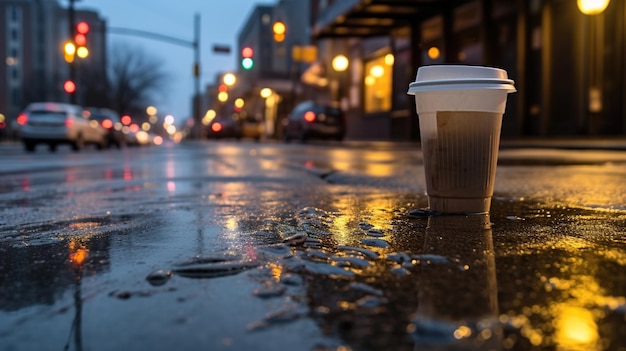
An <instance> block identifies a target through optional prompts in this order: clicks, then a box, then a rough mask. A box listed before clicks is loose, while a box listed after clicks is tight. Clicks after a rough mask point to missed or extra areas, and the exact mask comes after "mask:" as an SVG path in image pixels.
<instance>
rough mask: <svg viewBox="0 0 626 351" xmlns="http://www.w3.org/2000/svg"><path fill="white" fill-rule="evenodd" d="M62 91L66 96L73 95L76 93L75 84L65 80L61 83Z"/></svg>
mask: <svg viewBox="0 0 626 351" xmlns="http://www.w3.org/2000/svg"><path fill="white" fill-rule="evenodd" d="M63 90H65V92H66V93H68V94H73V93H74V92H75V91H76V84H75V83H74V82H73V81H71V80H66V81H65V83H63Z"/></svg>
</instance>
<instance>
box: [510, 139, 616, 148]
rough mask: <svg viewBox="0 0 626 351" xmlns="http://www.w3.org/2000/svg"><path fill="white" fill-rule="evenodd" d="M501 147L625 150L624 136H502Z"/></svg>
mask: <svg viewBox="0 0 626 351" xmlns="http://www.w3.org/2000/svg"><path fill="white" fill-rule="evenodd" d="M500 148H501V149H520V148H533V149H536V148H550V149H569V150H626V136H611V137H580V136H578V137H541V138H537V137H532V138H511V139H508V138H503V139H502V140H501V141H500Z"/></svg>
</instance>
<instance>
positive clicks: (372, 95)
mask: <svg viewBox="0 0 626 351" xmlns="http://www.w3.org/2000/svg"><path fill="white" fill-rule="evenodd" d="M393 63H394V57H393V55H391V54H386V55H383V56H380V57H377V58H375V59H373V60H371V61H368V62H366V63H365V72H364V75H365V81H364V86H365V88H364V91H365V101H364V103H365V106H364V107H365V113H374V112H385V111H390V110H391V97H392V96H391V80H392V73H393V71H392V69H393Z"/></svg>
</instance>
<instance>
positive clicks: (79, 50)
mask: <svg viewBox="0 0 626 351" xmlns="http://www.w3.org/2000/svg"><path fill="white" fill-rule="evenodd" d="M88 33H89V24H88V23H87V22H85V21H80V22H78V23H77V24H76V34H74V44H75V45H76V56H78V57H80V58H86V57H87V56H89V50H88V49H87V34H88Z"/></svg>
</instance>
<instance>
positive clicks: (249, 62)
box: [241, 57, 254, 70]
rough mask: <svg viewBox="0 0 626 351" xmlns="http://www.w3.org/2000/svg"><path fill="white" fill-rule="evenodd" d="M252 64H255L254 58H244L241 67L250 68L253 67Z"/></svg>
mask: <svg viewBox="0 0 626 351" xmlns="http://www.w3.org/2000/svg"><path fill="white" fill-rule="evenodd" d="M252 66H254V60H253V59H251V58H249V57H246V58H244V59H243V60H241V67H243V69H245V70H249V69H252Z"/></svg>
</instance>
